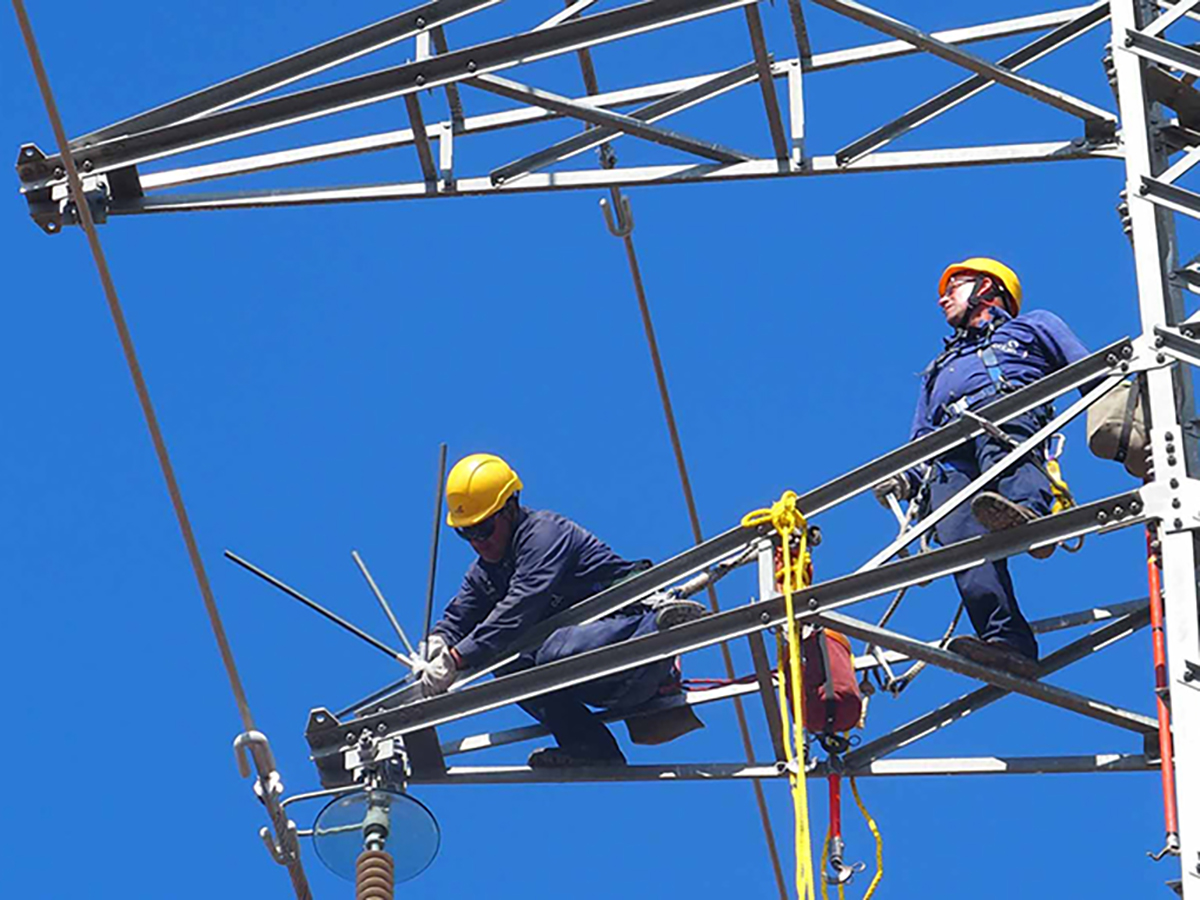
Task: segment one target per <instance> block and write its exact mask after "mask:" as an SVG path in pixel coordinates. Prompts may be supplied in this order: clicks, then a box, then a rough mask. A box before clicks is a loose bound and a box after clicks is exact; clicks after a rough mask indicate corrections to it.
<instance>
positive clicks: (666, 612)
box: [645, 593, 708, 631]
mask: <svg viewBox="0 0 1200 900" xmlns="http://www.w3.org/2000/svg"><path fill="white" fill-rule="evenodd" d="M645 603H646V605H647V606H649V607H650V608H651V609H652V610H654V627H655V628H657V629H658V630H659V631H663V630H665V629H667V628H674V627H675V626H676V625H686V624H687V623H688V622H695V621H696V620H697V619H700V618H703V617H704V616H707V615H708V607H707V606H705V605H704V604H703V603H697V602H696V601H695V600H684V599H683V598H682V597H675V596H673V595H672V594H670V593H662V594H655V595H654V596H652V597H650V598H648V599H647V600H646V601H645Z"/></svg>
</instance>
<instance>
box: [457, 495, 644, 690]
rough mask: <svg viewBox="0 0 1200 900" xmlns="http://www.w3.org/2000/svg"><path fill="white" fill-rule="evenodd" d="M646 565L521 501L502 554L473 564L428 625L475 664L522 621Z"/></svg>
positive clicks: (509, 638) (518, 630) (526, 624)
mask: <svg viewBox="0 0 1200 900" xmlns="http://www.w3.org/2000/svg"><path fill="white" fill-rule="evenodd" d="M648 564H649V563H648V562H647V561H646V560H635V561H630V560H626V559H623V558H622V557H620V556H618V555H617V554H616V553H614V552H613V551H612V549H611V548H609V546H608V545H607V544H605V543H604V542H603V541H601V540H599V539H598V538H597V537H596V536H595V535H593V534H592V533H591V532H590V531H588V530H587V529H585V528H581V527H580V526H579V525H576V524H575V523H574V522H572V521H571V520H570V519H568V518H567V517H566V516H560V515H559V514H558V513H555V512H550V511H548V510H535V509H527V508H526V507H524V506H522V507H520V511H519V513H518V516H517V523H516V526H515V527H514V528H513V534H512V538H511V540H510V541H509V544H508V550H507V552H506V553H505V554H504V558H503V559H502V560H500V561H499V562H495V563H490V562H487V561H485V560H484V559H482V558H478V559H476V560H475V562H473V563H471V566H470V568H468V569H467V574H466V576H465V577H464V578H463V582H462V587H460V588H459V589H458V593H457V594H456V595H455V596H454V599H453V600H451V601H450V605H449V606H447V607H446V611H445V613H443V615H442V618H441V621H439V622H438V623H437V625H435V626H434V627H433V632H434V633H435V634H440V635H442V636H443V637H444V638H445V639H446V641H447V642H448V643H449V644H450V645H451V646H453V647H454V649H455V651H457V653H458V655H459V656H460V657H461V658H462V660H463V663H464V665H466V666H468V667H470V668H477V667H478V666H480V665H485V664H487V663H488V662H489V661H491V660H492V659H493V658H494V657H496V656H499V655H500V653H501V652H502V651H503V650H504V649H505V648H506V647H508V646H509V645H511V644H512V643H513V642H514V641H515V640H516V639H517V638H518V637H519V636H520V635H521V634H522V633H523V632H524V631H525V630H527V629H528V628H530V627H532V626H533V625H536V624H537V623H538V622H541V621H542V620H543V619H548V618H549V617H550V616H553V615H554V614H555V613H557V612H559V611H560V610H563V609H566V608H567V607H568V606H572V605H573V604H575V603H578V602H579V601H580V600H583V599H584V598H586V597H590V596H591V595H592V594H595V593H597V592H598V591H601V590H603V589H604V588H606V587H608V586H609V585H610V584H612V583H613V582H614V581H616V580H617V579H619V578H622V577H624V576H626V575H629V574H631V573H633V572H637V571H639V570H641V569H644V568H646V567H647V565H648Z"/></svg>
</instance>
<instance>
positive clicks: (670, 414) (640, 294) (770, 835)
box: [612, 188, 788, 900]
mask: <svg viewBox="0 0 1200 900" xmlns="http://www.w3.org/2000/svg"><path fill="white" fill-rule="evenodd" d="M612 199H613V214H614V215H615V216H617V217H618V218H621V217H623V215H624V213H623V210H624V204H626V203H628V200H625V198H623V197H622V195H621V192H620V190H619V189H617V188H613V189H612ZM627 224H628V225H629V226H632V223H627ZM622 230H625V233H624V234H622V235H620V237H621V239H622V240H623V241H624V243H625V255H626V257H627V258H628V259H629V273H630V275H631V276H632V278H633V289H634V292H635V293H636V294H637V301H638V309H639V310H640V311H641V314H642V328H643V329H644V330H645V332H646V344H647V346H648V348H649V350H650V361H651V362H652V363H653V365H654V378H655V380H656V381H657V382H658V395H659V399H660V400H661V401H662V408H663V417H664V418H665V419H666V420H667V433H668V435H669V436H670V439H671V450H672V451H673V452H674V454H675V467H676V468H677V469H678V470H679V483H680V486H681V487H682V488H683V499H684V502H685V504H686V505H687V512H688V521H689V522H690V523H691V526H692V537H693V539H694V540H695V542H696V543H697V544H700V543H703V541H704V532H703V531H702V530H701V528H700V516H699V514H698V513H697V512H696V498H695V496H694V495H693V493H692V481H691V478H690V477H688V468H687V461H686V460H685V459H684V456H683V442H682V441H681V440H680V438H679V427H678V426H677V425H676V422H675V410H674V407H673V406H672V404H671V394H670V391H669V390H668V389H667V375H666V372H665V371H664V369H663V362H662V356H661V355H660V354H659V350H658V339H657V337H656V336H655V332H654V322H653V320H652V319H651V318H650V305H649V303H648V302H647V301H646V288H645V286H644V285H643V284H642V271H641V268H640V266H639V265H638V259H637V252H636V251H635V249H634V246H633V235H632V227H629V228H628V229H627V230H626V229H622ZM707 591H708V603H709V606H710V607H711V608H712V610H713V612H714V613H718V612H720V611H721V604H720V601H719V600H718V599H717V591H716V588H715V587H713V585H711V584H709V585H708V587H707ZM721 659H722V661H723V662H724V664H725V674H726V677H727V678H729V679H731V680H732V679H735V678H736V677H737V676H736V672H735V670H734V667H733V657H732V655H731V654H730V652H729V645H728V644H727V643H725V642H722V643H721ZM733 708H734V712H735V713H736V715H737V723H738V731H739V733H740V734H741V738H742V748H743V749H744V750H745V752H746V762H748V763H753V762H754V744H753V742H752V741H751V738H750V726H749V724H748V723H747V721H746V710H745V707H744V706H743V705H742V700H741V698H740V697H734V698H733ZM752 787H753V788H754V800H755V803H756V804H757V806H758V814H759V817H760V818H761V819H762V827H763V837H764V838H765V839H766V843H767V854H768V855H769V856H770V858H771V870H772V872H773V873H774V875H775V885H776V887H777V888H778V889H779V896H780V898H781V900H787V897H788V890H787V882H786V881H785V880H784V875H783V866H782V865H781V864H780V861H779V848H778V847H776V845H775V833H774V830H773V829H772V828H771V816H770V812H769V811H768V809H767V798H766V795H765V794H764V792H763V788H762V785H761V784H759V783H758V782H757V781H754V782H752Z"/></svg>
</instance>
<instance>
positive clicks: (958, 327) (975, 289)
mask: <svg viewBox="0 0 1200 900" xmlns="http://www.w3.org/2000/svg"><path fill="white" fill-rule="evenodd" d="M983 279H984V276H982V275H980V276H978V277H976V279H975V282H974V284H973V285H972V286H971V295H970V296H969V297H967V308H966V309H965V310H963V314H962V315H961V316H959V319H958V321H957V322H951V323H950V324H951V325H953V326H954V330H955V332H956V333H957V332H960V331H966V329H967V327H968V326H969V325H970V324H971V319H972V318H974V317H975V311H976V310H977V309H979V308H980V307H981V306H983V305H984V303H986V302H987V301H988V300H992V299H995V298H996V297H999V296H1000V292H999V291H998V290H996V285H995V284H992V283H989V285H988V288H987V290H981V287H982V285H983ZM989 282H990V279H989Z"/></svg>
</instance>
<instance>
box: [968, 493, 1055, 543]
mask: <svg viewBox="0 0 1200 900" xmlns="http://www.w3.org/2000/svg"><path fill="white" fill-rule="evenodd" d="M971 512H973V513H974V514H975V518H976V519H978V520H979V523H980V524H981V525H983V527H984V528H986V529H987V530H988V531H1007V530H1008V529H1009V528H1016V527H1017V526H1019V525H1024V524H1026V523H1028V522H1032V521H1034V520H1035V519H1040V518H1041V516H1039V515H1038V514H1037V513H1035V512H1034V511H1033V510H1032V509H1030V508H1029V507H1028V506H1022V505H1021V504H1020V503H1014V502H1013V501H1012V500H1009V499H1008V498H1007V497H1002V496H1001V495H1000V494H997V493H996V492H995V491H984V492H983V493H981V494H980V495H979V496H978V497H976V498H975V499H974V500H972V501H971ZM1057 546H1058V545H1057V544H1047V545H1046V546H1045V547H1038V548H1036V549H1034V550H1030V551H1029V555H1030V556H1032V557H1033V558H1034V559H1045V558H1046V557H1048V556H1049V555H1050V554H1051V553H1053V552H1054V548H1055V547H1057Z"/></svg>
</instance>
